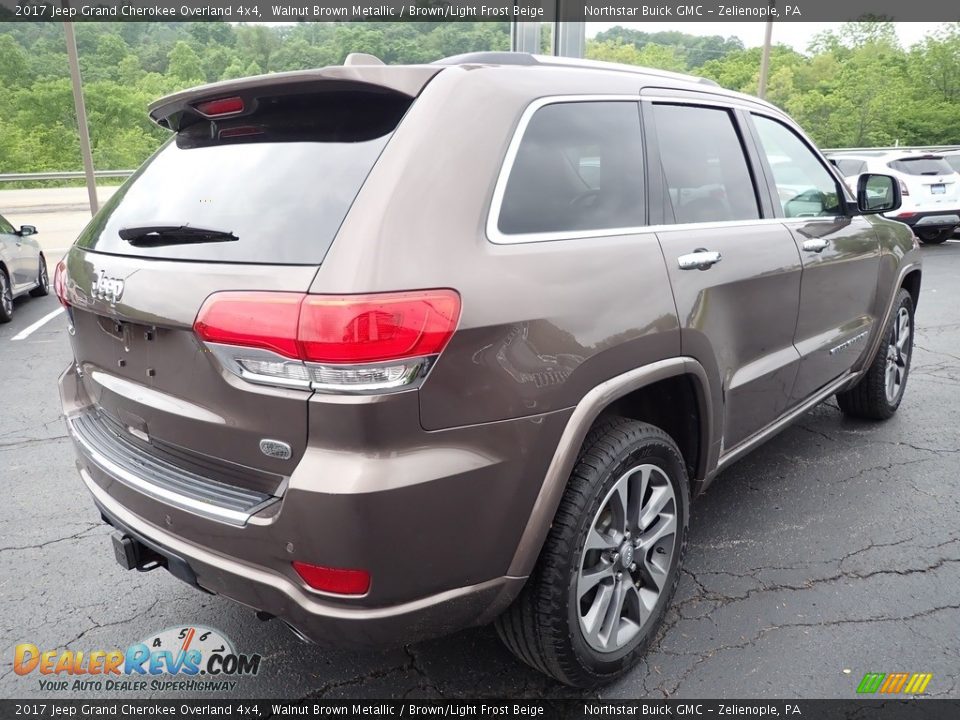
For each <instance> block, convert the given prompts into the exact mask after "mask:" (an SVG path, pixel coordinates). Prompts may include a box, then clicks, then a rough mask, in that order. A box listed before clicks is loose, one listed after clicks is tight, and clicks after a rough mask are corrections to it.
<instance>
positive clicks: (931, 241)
mask: <svg viewBox="0 0 960 720" xmlns="http://www.w3.org/2000/svg"><path fill="white" fill-rule="evenodd" d="M951 235H953V228H948V229H946V230H917V237H918V238H920V241H921V242H922V243H923V244H924V245H939V244H940V243H944V242H946V241H947V240H948V239H949V238H950V236H951Z"/></svg>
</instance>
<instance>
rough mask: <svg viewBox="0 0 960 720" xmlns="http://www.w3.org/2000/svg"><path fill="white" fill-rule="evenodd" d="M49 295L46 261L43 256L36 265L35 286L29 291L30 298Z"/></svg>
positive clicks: (48, 276)
mask: <svg viewBox="0 0 960 720" xmlns="http://www.w3.org/2000/svg"><path fill="white" fill-rule="evenodd" d="M49 294H50V275H49V274H48V273H47V261H46V260H44V258H43V255H41V256H40V262H39V263H38V265H37V286H36V287H35V288H34V289H33V290H31V291H30V297H46V296H47V295H49Z"/></svg>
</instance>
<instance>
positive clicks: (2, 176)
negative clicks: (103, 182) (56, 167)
mask: <svg viewBox="0 0 960 720" xmlns="http://www.w3.org/2000/svg"><path fill="white" fill-rule="evenodd" d="M133 173H134V171H133V170H97V171H95V172H94V173H93V176H94V177H97V178H125V177H130V176H131V175H133ZM85 177H86V175H85V174H84V172H83V171H82V170H76V171H73V170H70V171H67V172H39V173H0V182H33V181H39V180H83V179H84V178H85Z"/></svg>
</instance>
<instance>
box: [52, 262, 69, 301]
mask: <svg viewBox="0 0 960 720" xmlns="http://www.w3.org/2000/svg"><path fill="white" fill-rule="evenodd" d="M53 291H54V292H55V293H56V294H57V299H58V300H59V301H60V304H61V305H63V307H65V308H69V307H70V301H69V300H67V264H66V263H65V262H64V261H63V260H61V261H60V262H58V263H57V267H56V269H55V270H54V271H53Z"/></svg>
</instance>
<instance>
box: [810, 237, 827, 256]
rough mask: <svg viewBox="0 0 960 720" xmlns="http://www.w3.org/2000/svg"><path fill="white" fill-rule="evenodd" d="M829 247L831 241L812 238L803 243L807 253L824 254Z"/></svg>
mask: <svg viewBox="0 0 960 720" xmlns="http://www.w3.org/2000/svg"><path fill="white" fill-rule="evenodd" d="M829 245H830V241H829V240H824V239H822V238H811V239H810V240H804V241H803V249H804V250H806V251H807V252H815V253H818V252H823V251H824V250H826V249H827V247H828V246H829Z"/></svg>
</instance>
